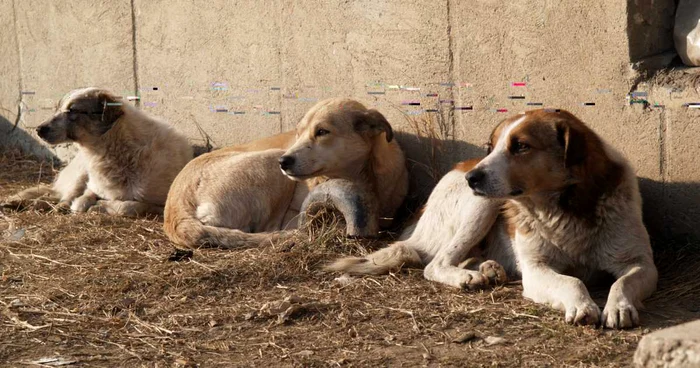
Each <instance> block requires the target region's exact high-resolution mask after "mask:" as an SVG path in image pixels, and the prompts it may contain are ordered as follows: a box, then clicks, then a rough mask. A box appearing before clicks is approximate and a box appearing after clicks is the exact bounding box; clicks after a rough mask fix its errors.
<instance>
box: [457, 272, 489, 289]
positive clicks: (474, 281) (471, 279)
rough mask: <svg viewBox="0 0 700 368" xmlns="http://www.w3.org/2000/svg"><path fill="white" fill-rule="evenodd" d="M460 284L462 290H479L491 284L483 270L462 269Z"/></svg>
mask: <svg viewBox="0 0 700 368" xmlns="http://www.w3.org/2000/svg"><path fill="white" fill-rule="evenodd" d="M461 271H463V272H460V274H459V281H458V285H459V287H460V288H461V289H462V290H478V289H481V288H484V287H486V286H488V285H489V279H488V278H487V277H486V276H484V275H483V274H482V273H481V272H477V271H471V270H461Z"/></svg>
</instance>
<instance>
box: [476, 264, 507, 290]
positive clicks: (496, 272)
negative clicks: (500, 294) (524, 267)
mask: <svg viewBox="0 0 700 368" xmlns="http://www.w3.org/2000/svg"><path fill="white" fill-rule="evenodd" d="M479 272H480V273H481V274H482V275H484V276H485V277H486V279H487V280H488V283H489V284H490V285H500V284H503V283H505V282H506V281H508V276H507V275H506V270H505V269H504V268H503V266H501V265H500V264H499V263H498V262H496V261H491V260H489V261H486V262H483V263H481V265H479Z"/></svg>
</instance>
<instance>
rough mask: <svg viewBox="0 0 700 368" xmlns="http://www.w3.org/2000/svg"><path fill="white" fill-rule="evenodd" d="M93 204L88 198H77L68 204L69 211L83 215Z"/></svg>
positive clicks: (92, 200) (93, 201)
mask: <svg viewBox="0 0 700 368" xmlns="http://www.w3.org/2000/svg"><path fill="white" fill-rule="evenodd" d="M95 202H96V201H95V199H94V198H92V197H90V196H82V197H78V198H76V199H75V200H74V201H73V203H71V204H70V210H71V211H73V212H76V213H83V212H86V211H87V210H88V208H90V207H92V206H93V205H94V204H95Z"/></svg>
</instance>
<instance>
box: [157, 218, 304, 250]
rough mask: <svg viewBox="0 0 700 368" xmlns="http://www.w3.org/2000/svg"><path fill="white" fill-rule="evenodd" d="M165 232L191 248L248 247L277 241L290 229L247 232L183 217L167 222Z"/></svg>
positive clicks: (178, 242) (177, 242) (175, 241)
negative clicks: (176, 221)
mask: <svg viewBox="0 0 700 368" xmlns="http://www.w3.org/2000/svg"><path fill="white" fill-rule="evenodd" d="M164 228H165V233H166V234H167V235H168V238H170V240H171V241H172V242H173V243H176V244H179V245H182V246H185V247H189V248H199V247H207V248H224V249H236V248H248V247H255V246H259V245H261V244H263V243H268V242H277V241H279V240H282V239H283V238H285V236H286V235H288V234H289V233H290V232H289V231H279V232H272V233H246V232H244V231H241V230H236V229H229V228H225V227H216V226H209V225H204V224H203V223H201V222H200V221H198V220H197V219H192V218H189V219H181V220H180V221H179V222H178V223H177V224H173V223H172V222H167V221H166V222H165V224H164Z"/></svg>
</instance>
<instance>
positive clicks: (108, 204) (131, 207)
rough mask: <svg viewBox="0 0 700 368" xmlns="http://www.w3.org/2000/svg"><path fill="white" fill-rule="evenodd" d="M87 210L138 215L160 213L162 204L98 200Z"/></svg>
mask: <svg viewBox="0 0 700 368" xmlns="http://www.w3.org/2000/svg"><path fill="white" fill-rule="evenodd" d="M89 212H97V213H106V214H109V215H119V216H126V217H140V216H146V215H162V214H163V206H162V205H158V204H152V203H144V202H138V201H120V200H111V201H106V200H100V201H97V203H96V204H95V205H94V206H92V207H91V208H90V210H89Z"/></svg>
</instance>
